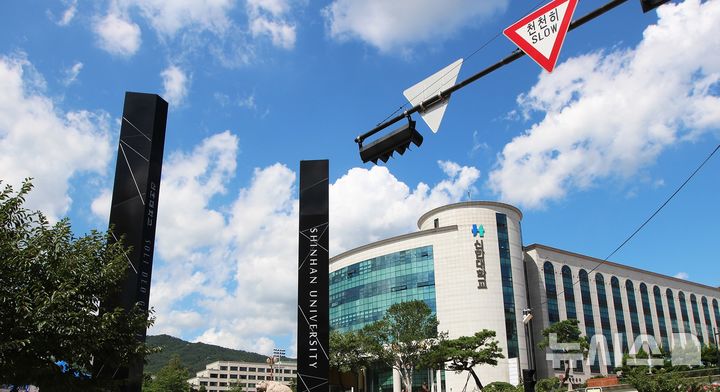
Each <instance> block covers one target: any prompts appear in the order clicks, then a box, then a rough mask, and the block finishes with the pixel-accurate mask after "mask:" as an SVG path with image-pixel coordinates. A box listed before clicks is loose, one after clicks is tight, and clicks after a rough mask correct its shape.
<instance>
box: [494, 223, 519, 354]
mask: <svg viewBox="0 0 720 392" xmlns="http://www.w3.org/2000/svg"><path fill="white" fill-rule="evenodd" d="M495 222H496V224H497V233H498V250H499V252H500V277H501V279H502V286H503V305H504V307H505V333H506V337H507V346H508V352H507V357H508V358H517V357H518V354H519V351H520V349H519V347H518V335H517V322H516V318H515V295H514V292H513V276H512V262H511V261H510V242H509V241H508V225H507V216H505V214H499V213H498V214H495Z"/></svg>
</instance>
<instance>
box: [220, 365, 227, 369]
mask: <svg viewBox="0 0 720 392" xmlns="http://www.w3.org/2000/svg"><path fill="white" fill-rule="evenodd" d="M227 369H228V368H227V366H220V370H227Z"/></svg>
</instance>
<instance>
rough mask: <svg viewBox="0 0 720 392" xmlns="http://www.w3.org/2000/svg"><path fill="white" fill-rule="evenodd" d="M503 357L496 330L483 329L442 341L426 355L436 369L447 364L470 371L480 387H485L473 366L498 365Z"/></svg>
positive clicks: (430, 365) (456, 369) (459, 369)
mask: <svg viewBox="0 0 720 392" xmlns="http://www.w3.org/2000/svg"><path fill="white" fill-rule="evenodd" d="M502 358H505V356H504V355H503V354H502V349H501V348H500V345H499V343H498V341H497V340H496V339H495V331H490V330H487V329H483V330H482V331H478V332H476V333H475V335H473V336H461V337H459V338H457V339H451V340H442V341H440V343H439V344H438V345H437V347H436V348H435V349H434V350H432V352H430V353H429V355H428V356H427V357H426V359H425V364H426V365H427V366H428V367H431V368H436V369H442V368H443V365H445V366H447V369H448V370H453V371H455V372H458V373H459V372H463V371H468V372H470V374H471V375H472V377H473V379H474V380H475V385H477V387H478V389H483V385H482V383H481V382H480V378H479V377H478V375H477V374H476V373H475V370H474V369H473V368H474V367H475V366H477V365H492V366H497V363H498V359H502ZM508 385H510V384H508ZM512 388H515V387H512Z"/></svg>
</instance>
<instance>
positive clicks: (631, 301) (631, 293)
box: [625, 279, 640, 340]
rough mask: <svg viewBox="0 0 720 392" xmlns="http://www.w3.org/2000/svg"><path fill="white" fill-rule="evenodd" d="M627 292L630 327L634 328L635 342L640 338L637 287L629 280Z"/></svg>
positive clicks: (626, 287)
mask: <svg viewBox="0 0 720 392" xmlns="http://www.w3.org/2000/svg"><path fill="white" fill-rule="evenodd" d="M625 291H626V292H627V299H628V308H629V310H630V325H631V326H632V332H633V337H632V339H633V340H635V339H636V338H637V337H638V336H640V319H639V318H638V310H637V302H636V301H635V286H633V282H632V281H631V280H630V279H628V280H626V281H625Z"/></svg>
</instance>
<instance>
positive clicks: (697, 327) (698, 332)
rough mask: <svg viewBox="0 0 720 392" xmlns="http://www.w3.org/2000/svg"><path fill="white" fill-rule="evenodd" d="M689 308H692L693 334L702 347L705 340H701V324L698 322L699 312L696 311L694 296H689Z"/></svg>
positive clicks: (696, 305)
mask: <svg viewBox="0 0 720 392" xmlns="http://www.w3.org/2000/svg"><path fill="white" fill-rule="evenodd" d="M690 306H691V307H692V312H693V319H694V320H695V334H696V335H697V337H698V340H699V341H700V345H701V347H702V345H704V344H705V339H703V333H702V322H701V321H700V311H699V310H698V304H697V297H695V294H690Z"/></svg>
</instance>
